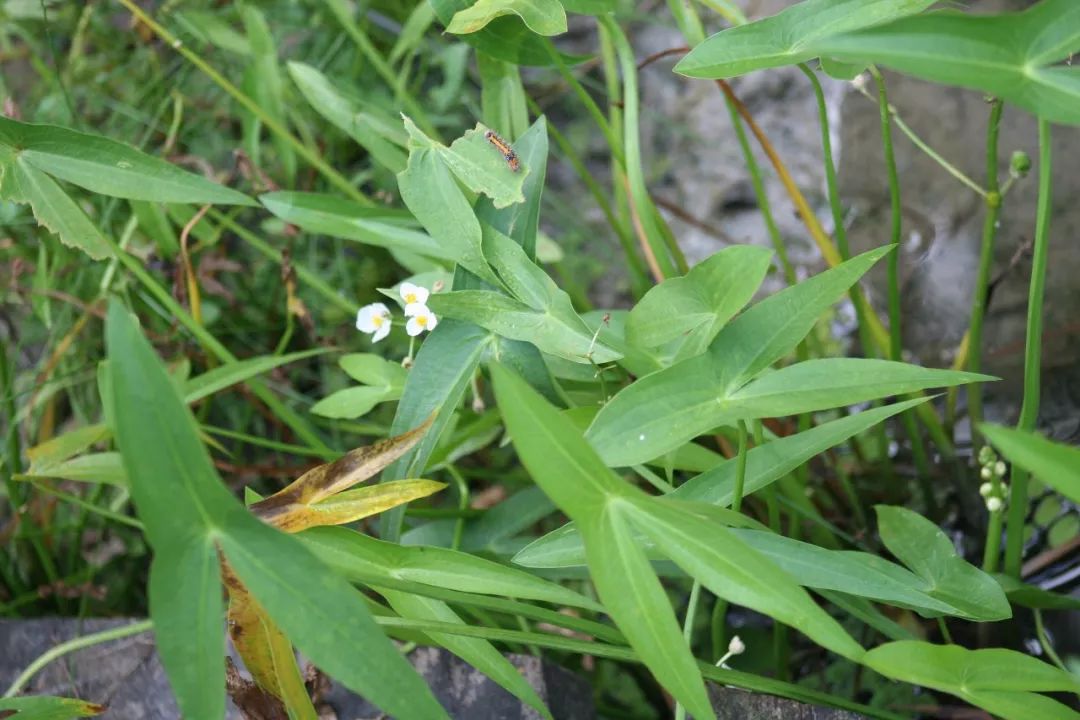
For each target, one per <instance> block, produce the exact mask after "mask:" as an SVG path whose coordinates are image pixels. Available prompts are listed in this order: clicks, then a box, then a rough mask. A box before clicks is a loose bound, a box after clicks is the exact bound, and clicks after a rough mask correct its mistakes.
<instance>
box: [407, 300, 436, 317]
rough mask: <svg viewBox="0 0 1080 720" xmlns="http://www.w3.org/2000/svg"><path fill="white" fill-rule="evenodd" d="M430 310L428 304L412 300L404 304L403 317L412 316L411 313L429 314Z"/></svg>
mask: <svg viewBox="0 0 1080 720" xmlns="http://www.w3.org/2000/svg"><path fill="white" fill-rule="evenodd" d="M430 314H431V311H430V310H428V306H427V305H425V304H424V303H420V302H414V303H409V304H408V305H406V306H405V317H412V316H413V315H430Z"/></svg>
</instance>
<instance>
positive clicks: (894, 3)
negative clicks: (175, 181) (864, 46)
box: [675, 0, 936, 78]
mask: <svg viewBox="0 0 1080 720" xmlns="http://www.w3.org/2000/svg"><path fill="white" fill-rule="evenodd" d="M935 1H936V0H804V1H803V2H799V3H796V4H794V5H792V6H791V7H789V8H787V9H786V10H783V11H782V12H779V13H777V14H776V15H773V16H771V17H767V18H764V19H762V20H758V21H757V22H752V23H748V24H746V25H738V26H735V27H732V28H729V29H727V30H723V31H721V32H718V33H716V34H715V35H713V36H711V37H709V38H708V39H706V40H705V42H703V43H701V44H700V45H698V46H697V47H695V48H694V49H693V50H692V51H691V52H690V54H689V55H687V56H686V57H685V58H683V59H682V60H681V61H679V63H678V64H677V65H676V66H675V72H677V73H681V74H683V75H687V76H689V77H699V78H730V77H735V76H736V75H742V74H744V73H748V72H751V71H753V70H761V69H763V68H771V67H781V66H784V65H795V64H796V63H801V62H805V61H807V60H810V59H812V58H814V57H817V56H818V54H819V53H818V52H817V51H816V50H815V42H817V41H820V40H821V39H822V38H825V37H828V36H830V35H835V34H836V33H842V32H845V31H848V30H855V29H858V28H863V27H867V26H871V25H876V24H879V23H883V22H887V21H889V20H893V19H895V18H898V17H902V16H904V15H909V14H912V13H917V12H920V11H922V10H925V9H926V8H928V7H930V6H931V5H933V4H934V2H935Z"/></svg>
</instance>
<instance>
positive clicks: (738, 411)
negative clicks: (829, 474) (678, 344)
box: [586, 326, 993, 466]
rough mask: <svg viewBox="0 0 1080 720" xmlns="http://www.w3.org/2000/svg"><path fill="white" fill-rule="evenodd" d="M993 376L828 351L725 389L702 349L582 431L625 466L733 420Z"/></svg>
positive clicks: (638, 386) (620, 399) (617, 401)
mask: <svg viewBox="0 0 1080 720" xmlns="http://www.w3.org/2000/svg"><path fill="white" fill-rule="evenodd" d="M729 327H730V326H729ZM722 335H723V333H721V336H722ZM992 379H993V378H990V377H988V376H985V375H977V374H972V373H963V372H956V371H952V370H931V369H927V368H922V367H919V366H916V365H907V364H904V363H894V362H890V361H886V360H869V359H863V358H827V359H823V360H808V361H806V362H802V363H797V364H795V365H790V366H788V367H785V368H782V369H781V370H777V371H776V372H773V373H768V374H765V375H763V376H762V377H760V378H759V379H757V380H754V381H753V382H751V383H749V384H747V385H746V386H745V387H742V388H740V389H737V390H734V391H733V392H728V393H725V392H724V391H723V387H724V385H725V383H724V382H723V380H722V378H721V377H719V376H718V374H717V368H716V367H715V364H714V362H713V360H712V358H711V353H706V354H705V355H700V356H698V357H694V358H690V359H689V360H684V361H682V362H679V363H676V364H675V365H672V366H671V367H670V368H667V369H665V370H661V371H660V372H656V373H653V374H652V375H648V376H646V377H644V378H642V379H640V380H638V381H637V382H635V383H634V384H632V385H630V386H629V387H627V388H624V389H623V390H622V391H620V392H619V393H618V394H617V395H615V397H614V398H612V399H611V401H610V402H608V404H607V405H605V406H604V408H603V409H602V410H601V411H600V413H599V414H598V415H597V416H596V420H595V421H593V424H592V425H591V426H590V427H589V430H588V432H587V433H586V437H587V438H588V439H589V441H590V442H591V443H592V445H593V447H595V448H596V450H597V451H598V452H599V453H600V455H601V457H603V458H604V460H605V461H606V462H608V463H609V464H610V465H612V466H628V465H635V464H638V463H643V462H647V461H649V460H652V459H653V458H655V457H659V456H660V455H662V454H664V453H666V452H668V451H670V450H673V449H675V448H677V447H679V445H681V444H682V443H684V442H686V441H688V440H691V439H692V438H694V437H696V436H697V435H701V434H703V433H706V432H709V431H710V430H711V429H713V428H715V427H716V426H718V425H721V424H724V423H730V422H734V421H736V420H747V419H751V418H767V417H781V416H784V415H795V414H798V413H804V412H814V411H817V410H825V409H827V408H833V407H842V406H845V405H853V404H855V403H859V402H864V401H866V400H873V399H876V398H881V397H889V396H891V395H902V394H904V393H910V392H915V391H916V390H924V389H926V388H931V387H946V386H950V385H961V384H964V383H969V382H979V381H984V380H992Z"/></svg>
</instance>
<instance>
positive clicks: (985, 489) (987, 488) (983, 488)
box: [979, 482, 994, 498]
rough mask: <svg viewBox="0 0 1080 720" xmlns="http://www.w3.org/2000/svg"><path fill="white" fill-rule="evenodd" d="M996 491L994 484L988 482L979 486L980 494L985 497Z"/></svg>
mask: <svg viewBox="0 0 1080 720" xmlns="http://www.w3.org/2000/svg"><path fill="white" fill-rule="evenodd" d="M992 492H994V486H993V485H991V484H990V483H988V482H985V483H983V484H982V485H980V486H979V494H980V495H982V496H983V497H984V498H985V497H990V493H992Z"/></svg>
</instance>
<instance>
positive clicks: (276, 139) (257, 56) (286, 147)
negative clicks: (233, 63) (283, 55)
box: [240, 5, 296, 184]
mask: <svg viewBox="0 0 1080 720" xmlns="http://www.w3.org/2000/svg"><path fill="white" fill-rule="evenodd" d="M240 17H241V18H242V19H243V21H244V32H245V33H246V35H247V38H248V41H249V47H250V48H251V58H250V59H249V60H248V64H247V67H246V68H245V69H244V82H243V89H244V91H245V92H246V93H247V95H248V96H249V97H250V98H251V99H252V100H254V101H255V102H256V103H258V105H259V107H260V108H261V109H262V111H263V112H264V113H266V114H267V115H268V116H269V117H271V118H272V119H274V120H275V121H277V122H278V124H280V125H281V126H282V127H287V126H288V123H287V119H286V117H285V90H284V85H285V83H284V82H283V80H282V77H281V68H280V67H279V66H278V50H277V44H276V43H275V42H274V35H273V33H271V32H270V27H269V25H267V22H266V16H265V15H263V13H262V11H261V10H259V9H258V8H257V7H255V6H253V5H242V6H241V8H240ZM243 118H244V135H245V137H244V140H245V143H244V144H245V146H246V147H247V148H248V152H249V154H250V155H251V157H252V158H254V159H255V161H256V163H259V161H260V154H261V150H262V145H261V138H260V135H261V130H262V121H261V120H260V119H259V118H257V117H256V116H255V115H254V114H253V113H251V112H249V111H246V110H244V111H243ZM270 142H271V143H273V145H274V149H275V151H276V152H277V156H278V160H279V161H280V162H281V165H282V168H283V169H284V171H285V177H286V178H288V180H289V184H292V182H293V181H294V180H295V178H296V151H295V150H294V149H293V147H292V145H290V144H289V142H288V141H287V140H286V139H285V138H284V137H283V136H281V135H279V134H277V133H274V134H272V135H271V136H270Z"/></svg>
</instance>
